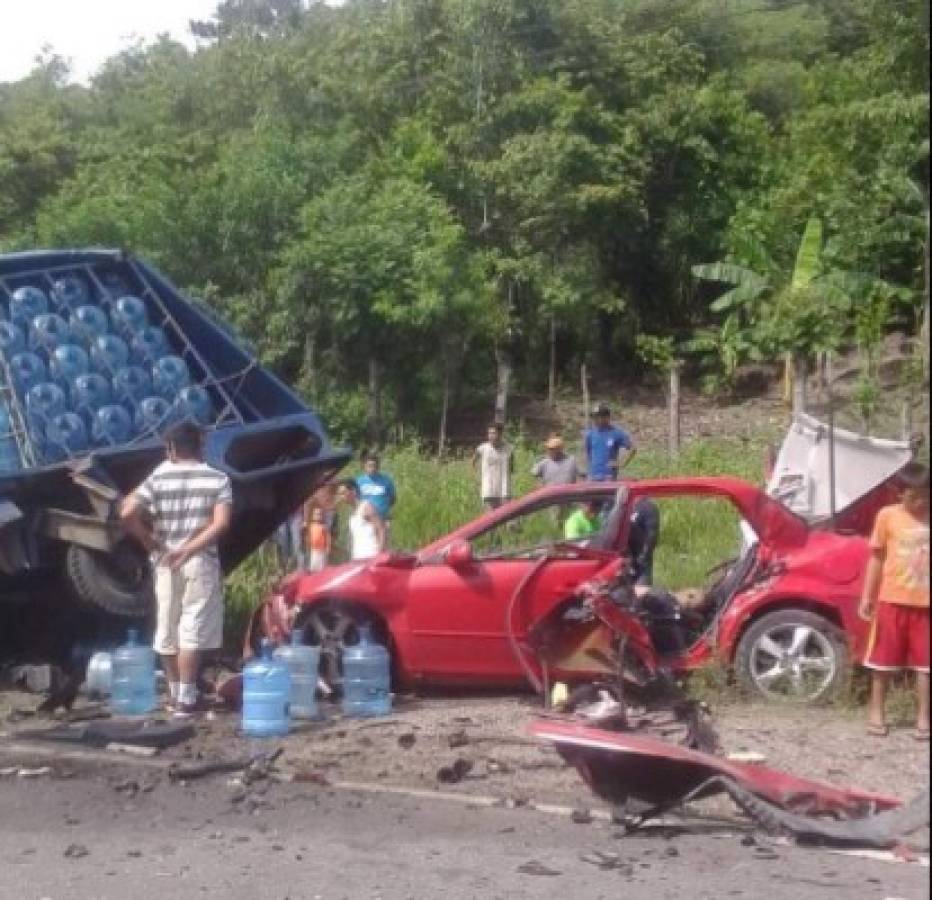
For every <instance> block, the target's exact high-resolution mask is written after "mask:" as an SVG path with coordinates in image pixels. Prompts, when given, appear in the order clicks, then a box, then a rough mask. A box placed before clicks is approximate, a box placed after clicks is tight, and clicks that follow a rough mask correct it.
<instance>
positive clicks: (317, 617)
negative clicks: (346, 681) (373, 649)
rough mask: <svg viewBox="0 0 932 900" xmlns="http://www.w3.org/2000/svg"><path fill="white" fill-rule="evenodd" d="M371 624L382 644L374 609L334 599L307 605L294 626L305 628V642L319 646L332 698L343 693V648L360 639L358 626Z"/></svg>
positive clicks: (323, 677)
mask: <svg viewBox="0 0 932 900" xmlns="http://www.w3.org/2000/svg"><path fill="white" fill-rule="evenodd" d="M364 623H366V624H368V625H370V627H371V628H372V635H373V637H374V639H375V640H377V641H378V642H379V643H380V644H382V645H383V646H388V642H387V641H386V640H385V629H384V627H382V623H381V622H380V621H379V620H378V619H377V618H375V617H374V616H373V615H372V614H371V613H369V612H367V611H366V610H364V609H361V608H360V607H358V606H355V605H353V604H351V603H345V602H342V601H339V600H331V601H328V602H326V603H317V604H314V605H313V606H310V607H308V608H307V609H305V610H304V611H303V612H302V613H301V614H300V615H299V617H298V619H297V620H296V621H295V625H294V627H295V628H296V629H300V630H301V631H302V632H303V636H304V642H305V643H306V644H308V645H310V646H312V647H320V669H319V676H320V678H321V680H322V681H324V683H325V684H326V685H327V687H328V688H329V690H330V697H331V699H337V698H339V697H341V696H342V694H343V649H344V647H350V646H353V645H354V644H356V643H357V642H358V640H359V630H358V629H359V626H360V625H362V624H364Z"/></svg>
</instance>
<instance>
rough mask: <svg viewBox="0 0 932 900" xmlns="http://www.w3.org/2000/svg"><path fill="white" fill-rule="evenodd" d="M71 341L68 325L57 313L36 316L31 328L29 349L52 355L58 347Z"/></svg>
mask: <svg viewBox="0 0 932 900" xmlns="http://www.w3.org/2000/svg"><path fill="white" fill-rule="evenodd" d="M70 340H71V331H70V329H69V328H68V323H67V322H66V321H65V320H64V319H63V318H62V317H61V316H59V315H56V314H55V313H44V314H43V315H41V316H36V317H35V318H34V319H33V320H32V325H31V326H30V327H29V349H30V350H44V351H45V352H46V353H51V352H52V351H53V350H54V349H55V348H56V347H60V346H61V345H62V344H67V343H68V342H69V341H70Z"/></svg>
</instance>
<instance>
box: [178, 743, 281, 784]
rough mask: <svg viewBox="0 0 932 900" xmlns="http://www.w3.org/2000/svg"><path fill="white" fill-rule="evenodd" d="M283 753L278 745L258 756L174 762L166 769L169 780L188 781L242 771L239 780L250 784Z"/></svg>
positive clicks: (264, 773) (262, 775) (263, 774)
mask: <svg viewBox="0 0 932 900" xmlns="http://www.w3.org/2000/svg"><path fill="white" fill-rule="evenodd" d="M282 753H284V747H278V748H276V749H275V750H272V751H270V752H269V753H260V754H259V755H258V756H250V757H244V758H240V759H218V760H211V761H208V762H198V763H187V764H182V763H175V764H173V765H171V766H170V767H169V769H168V780H169V781H170V782H172V783H173V784H174V783H178V782H182V783H184V782H188V781H194V780H196V779H198V778H206V777H207V776H209V775H220V774H228V773H230V772H242V775H241V776H240V780H241V782H242V783H243V784H247V785H248V784H251V783H252V782H254V781H258V780H259V779H262V778H266V777H267V776H268V774H269V771H270V770H271V768H272V766H273V765H274V763H275V761H276V760H277V759H278V758H279V757H280V756H281V755H282Z"/></svg>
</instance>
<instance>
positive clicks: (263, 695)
mask: <svg viewBox="0 0 932 900" xmlns="http://www.w3.org/2000/svg"><path fill="white" fill-rule="evenodd" d="M290 696H291V675H290V673H289V671H288V666H287V665H286V664H285V663H284V662H282V661H281V660H278V659H275V657H274V655H273V653H272V642H271V641H268V640H264V641H263V642H262V648H261V650H260V654H259V657H258V658H257V659H254V660H252V661H251V662H248V663H246V665H245V666H243V733H244V734H247V735H250V736H251V737H278V736H281V735H285V734H288V726H289V709H288V704H289V698H290Z"/></svg>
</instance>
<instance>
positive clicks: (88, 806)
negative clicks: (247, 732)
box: [0, 760, 929, 900]
mask: <svg viewBox="0 0 932 900" xmlns="http://www.w3.org/2000/svg"><path fill="white" fill-rule="evenodd" d="M42 762H44V761H40V762H38V763H36V764H42ZM7 764H8V763H7V762H5V761H3V760H0V767H2V766H4V765H7ZM53 768H54V770H55V771H54V772H53V774H52V775H51V776H49V775H46V776H40V777H37V778H33V779H25V778H19V777H15V776H14V777H9V776H8V777H0V898H11V900H12V898H17V900H20V898H22V900H29V898H50V900H82V898H94V900H106V898H119V900H125V898H127V897H131V898H132V900H147V898H159V900H163V898H164V897H166V896H170V897H172V898H188V897H199V898H200V897H213V896H217V897H226V898H240V897H242V898H250V900H254V898H255V900H264V898H274V900H282V898H286V897H287V898H293V900H296V898H326V900H330V898H352V900H356V898H360V900H362V898H383V900H390V898H392V900H393V898H432V897H439V896H443V897H444V898H448V900H460V898H483V900H485V898H496V897H501V898H516V897H518V898H520V897H533V898H536V900H540V898H549V897H553V898H559V900H567V898H569V897H572V898H574V900H575V898H590V897H591V898H600V897H604V898H612V900H617V898H618V897H625V898H626V900H627V898H640V897H645V898H647V897H649V898H651V900H660V898H677V897H683V898H689V900H700V898H706V897H708V898H713V897H714V898H722V897H767V898H768V900H779V898H792V900H799V898H801V897H805V898H817V900H818V898H842V897H844V898H849V897H857V898H878V900H883V898H893V897H896V898H909V900H913V898H921V897H928V896H929V888H928V877H929V873H928V869H924V868H920V867H918V866H916V865H904V864H893V863H889V862H879V861H874V860H866V859H860V858H851V857H842V856H837V855H832V854H829V853H827V852H825V851H824V850H813V849H802V848H796V847H786V846H779V845H778V846H775V845H773V844H771V843H769V842H768V841H767V840H766V839H764V838H761V837H758V838H756V839H755V841H754V843H750V842H748V841H747V839H746V840H745V842H742V837H741V835H736V834H734V833H722V832H718V833H715V832H713V833H705V834H678V835H670V834H667V833H651V834H645V835H641V836H622V835H621V833H620V831H619V829H618V828H617V827H615V826H612V825H610V824H609V823H607V822H598V821H596V822H591V823H588V824H576V823H574V822H572V821H571V820H570V819H568V818H566V817H561V816H557V815H552V814H545V813H541V812H536V811H530V810H526V809H497V808H492V809H489V808H481V807H475V806H468V805H463V804H451V803H446V802H441V801H437V800H426V799H419V798H410V797H404V796H391V795H377V794H361V793H354V792H349V791H345V790H335V789H331V788H327V787H320V786H316V785H298V784H271V785H270V784H266V783H261V784H259V785H258V786H257V787H256V788H255V789H251V790H249V791H245V792H244V791H243V790H242V789H241V788H236V787H233V786H231V785H230V784H228V777H227V776H216V777H214V778H211V779H205V780H201V781H198V782H193V783H191V784H190V785H187V786H179V785H171V784H169V783H168V782H167V781H166V780H165V778H164V775H163V774H159V773H157V772H155V771H154V770H146V769H142V768H132V769H129V768H127V769H125V770H124V769H121V768H118V767H113V766H108V767H106V768H100V767H95V768H92V769H88V770H83V769H82V770H78V769H76V768H75V766H74V765H72V764H65V765H54V766H53ZM62 775H64V776H65V777H61V776H62ZM69 776H70V777H69ZM600 854H601V855H600Z"/></svg>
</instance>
